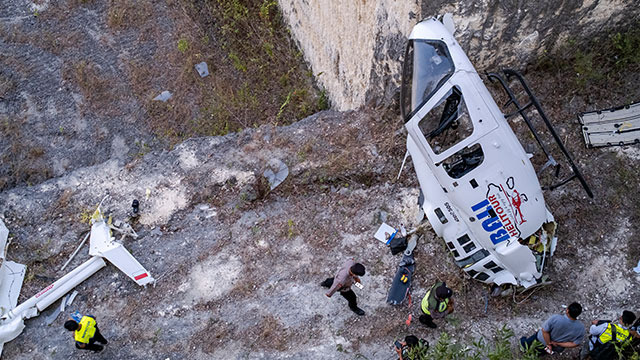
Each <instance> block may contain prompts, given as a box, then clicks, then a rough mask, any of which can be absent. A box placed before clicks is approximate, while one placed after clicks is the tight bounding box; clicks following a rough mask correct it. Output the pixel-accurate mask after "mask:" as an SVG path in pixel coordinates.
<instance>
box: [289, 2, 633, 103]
mask: <svg viewBox="0 0 640 360" xmlns="http://www.w3.org/2000/svg"><path fill="white" fill-rule="evenodd" d="M279 3H280V6H281V7H282V11H283V13H284V14H285V17H287V18H288V21H289V23H290V26H291V29H292V32H293V34H294V36H295V38H296V39H297V41H298V42H299V44H300V47H301V48H302V50H303V52H304V54H305V58H306V60H307V61H308V62H309V64H310V65H311V67H312V69H313V71H314V73H315V74H321V75H319V76H318V77H317V78H318V81H319V82H320V83H321V84H322V85H323V86H324V87H325V88H326V89H327V91H328V93H329V95H330V99H331V101H332V104H333V106H334V107H335V108H336V109H340V110H347V109H354V108H357V107H359V106H362V105H364V104H365V103H367V102H369V101H372V103H374V104H375V103H381V102H388V101H389V100H391V99H392V97H393V95H394V94H395V93H396V89H397V88H398V84H399V82H400V66H401V59H402V57H403V54H404V47H405V41H406V37H407V35H408V34H409V33H410V31H411V28H412V26H413V25H414V24H415V23H416V22H418V21H420V20H421V19H425V18H428V17H431V16H436V15H440V14H444V13H446V12H450V13H452V14H453V18H454V22H455V24H456V34H455V35H456V37H457V38H458V41H459V42H460V44H461V45H462V47H463V48H464V49H465V50H466V51H467V54H468V55H469V57H470V59H471V61H472V62H473V63H474V64H475V65H476V67H477V68H478V69H485V68H488V69H492V68H494V67H497V66H515V67H519V68H522V67H523V66H524V64H526V63H527V62H528V61H531V60H533V59H535V58H536V57H537V56H539V55H541V54H543V53H545V52H548V51H553V50H554V49H555V48H557V46H558V45H559V44H562V43H565V42H566V41H567V40H568V39H577V40H580V39H584V38H587V37H590V36H592V35H594V34H596V33H598V32H599V31H600V30H602V29H603V27H605V26H606V28H608V29H612V28H616V27H622V26H625V25H627V24H628V23H629V22H630V21H631V20H632V19H634V18H636V17H637V16H638V14H639V13H640V10H639V8H638V6H637V3H636V2H634V1H630V0H626V1H625V0H622V1H616V0H604V1H597V0H586V1H568V0H565V1H536V2H520V1H495V0H493V1H488V0H484V1H473V2H460V1H446V0H444V1H443V0H438V1H428V0H417V1H415V2H403V1H394V0H375V1H354V2H347V3H345V2H343V1H337V0H327V1H322V2H313V1H306V0H280V1H279ZM634 3H635V5H634Z"/></svg>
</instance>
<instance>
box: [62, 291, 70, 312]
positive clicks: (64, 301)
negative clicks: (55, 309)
mask: <svg viewBox="0 0 640 360" xmlns="http://www.w3.org/2000/svg"><path fill="white" fill-rule="evenodd" d="M69 296H71V294H67V295H66V296H65V297H63V298H62V301H60V311H64V309H66V308H67V301H69Z"/></svg>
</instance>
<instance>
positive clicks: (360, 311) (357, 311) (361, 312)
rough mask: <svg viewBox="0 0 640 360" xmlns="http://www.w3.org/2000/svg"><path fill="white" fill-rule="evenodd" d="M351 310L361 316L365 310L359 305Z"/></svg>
mask: <svg viewBox="0 0 640 360" xmlns="http://www.w3.org/2000/svg"><path fill="white" fill-rule="evenodd" d="M351 311H353V312H354V313H356V314H357V315H360V316H362V315H364V310H362V309H360V308H359V307H357V306H356V307H355V308H353V309H351Z"/></svg>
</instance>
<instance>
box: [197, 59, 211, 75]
mask: <svg viewBox="0 0 640 360" xmlns="http://www.w3.org/2000/svg"><path fill="white" fill-rule="evenodd" d="M196 71H197V72H198V74H199V75H200V77H205V76H207V75H209V68H208V67H207V63H206V62H204V61H203V62H201V63H199V64H196Z"/></svg>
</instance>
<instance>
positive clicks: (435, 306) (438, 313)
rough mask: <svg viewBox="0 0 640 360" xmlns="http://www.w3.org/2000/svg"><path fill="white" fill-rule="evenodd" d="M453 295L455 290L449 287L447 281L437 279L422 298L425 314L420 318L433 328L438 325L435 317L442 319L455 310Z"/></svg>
mask: <svg viewBox="0 0 640 360" xmlns="http://www.w3.org/2000/svg"><path fill="white" fill-rule="evenodd" d="M452 295H453V291H452V290H451V289H449V288H448V287H447V284H446V283H444V282H441V281H436V283H435V284H433V286H431V288H430V289H429V291H427V294H426V295H425V296H424V298H422V303H421V305H422V306H421V307H422V312H423V314H422V315H421V316H420V317H419V318H418V320H420V322H421V323H423V324H425V325H427V326H428V327H430V328H432V329H435V328H436V327H438V325H436V324H435V323H434V322H433V319H442V318H444V317H445V316H447V314H451V313H452V312H453V299H452V298H451V296H452Z"/></svg>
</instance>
